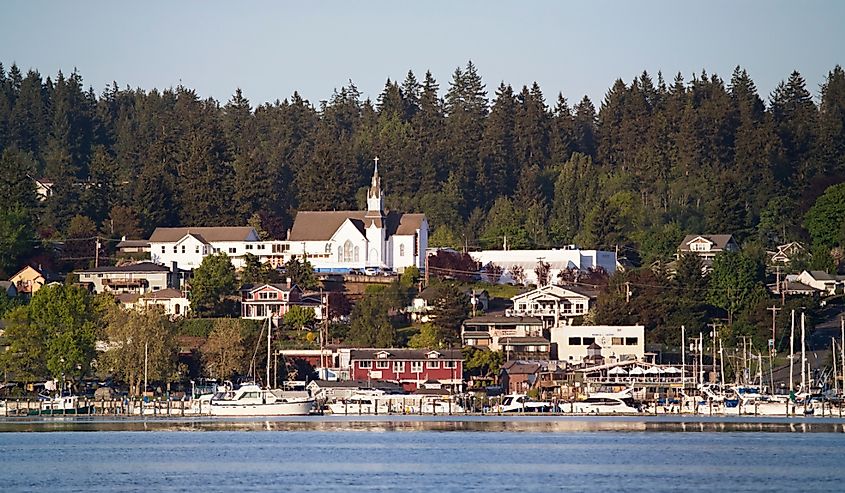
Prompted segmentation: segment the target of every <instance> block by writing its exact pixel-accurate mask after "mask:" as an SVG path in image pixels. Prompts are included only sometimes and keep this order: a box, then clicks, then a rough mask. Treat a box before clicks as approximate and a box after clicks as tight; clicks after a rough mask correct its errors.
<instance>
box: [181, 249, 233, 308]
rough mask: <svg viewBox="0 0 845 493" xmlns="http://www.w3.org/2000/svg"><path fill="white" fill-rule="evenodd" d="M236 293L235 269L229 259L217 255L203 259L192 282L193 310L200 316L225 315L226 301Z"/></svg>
mask: <svg viewBox="0 0 845 493" xmlns="http://www.w3.org/2000/svg"><path fill="white" fill-rule="evenodd" d="M234 293H235V268H234V267H233V266H232V262H231V260H229V257H228V256H227V255H226V254H225V253H223V252H220V253H215V254H212V255H208V256H206V257H205V258H204V259H202V263H201V264H200V266H199V267H198V268H197V269H196V270H195V271H194V278H193V280H192V281H191V310H193V311H194V313H197V314H199V315H205V314H211V315H218V316H219V315H225V314H226V313H227V312H229V311H230V307H228V306H227V304H226V303H224V301H225V300H226V297H227V296H230V295H233V294H234Z"/></svg>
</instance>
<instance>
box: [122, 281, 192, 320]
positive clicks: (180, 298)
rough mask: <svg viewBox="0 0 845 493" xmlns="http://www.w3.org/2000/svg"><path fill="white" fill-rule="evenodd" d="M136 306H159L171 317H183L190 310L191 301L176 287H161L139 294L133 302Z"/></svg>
mask: <svg viewBox="0 0 845 493" xmlns="http://www.w3.org/2000/svg"><path fill="white" fill-rule="evenodd" d="M135 306H136V307H139V308H140V307H147V306H160V307H162V308H164V313H165V314H167V315H170V316H171V317H183V316H185V315H187V314H188V312H190V311H191V301H190V300H189V299H188V298H187V296H185V294H184V293H183V292H181V291H179V290H178V289H172V288H167V289H162V290H160V291H153V292H151V293H147V294H144V295H141V296H140V297H139V298H138V300H137V301H136V302H135Z"/></svg>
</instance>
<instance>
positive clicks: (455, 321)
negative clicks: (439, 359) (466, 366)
mask: <svg viewBox="0 0 845 493" xmlns="http://www.w3.org/2000/svg"><path fill="white" fill-rule="evenodd" d="M431 289H433V290H434V294H433V296H432V299H431V303H430V304H431V307H432V310H431V315H430V317H431V320H432V325H433V326H434V327H435V328H436V330H437V339H438V340H439V341H443V342H444V343H445V344H447V345H449V346H454V345H459V344H460V341H461V324H463V322H464V320H466V318H467V316H468V313H469V299H468V298H467V295H465V294H464V293H463V292H462V291H461V290H460V288H459V287H458V286H457V285H456V284H453V283H443V284H439V285H437V286H433V287H432V288H431Z"/></svg>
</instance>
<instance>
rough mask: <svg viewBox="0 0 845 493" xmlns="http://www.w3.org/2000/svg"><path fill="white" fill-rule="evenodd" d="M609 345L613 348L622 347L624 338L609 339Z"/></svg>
mask: <svg viewBox="0 0 845 493" xmlns="http://www.w3.org/2000/svg"><path fill="white" fill-rule="evenodd" d="M610 343H611V344H613V345H614V346H622V345H624V344H625V338H623V337H611V338H610Z"/></svg>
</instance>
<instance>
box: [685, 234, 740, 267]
mask: <svg viewBox="0 0 845 493" xmlns="http://www.w3.org/2000/svg"><path fill="white" fill-rule="evenodd" d="M737 251H739V243H737V242H736V240H735V239H734V237H733V235H687V236H686V237H685V238H684V240H683V241H682V242H681V244H680V245H678V257H680V256H681V255H683V254H685V253H694V254H695V255H698V256H699V257H701V258H702V259H703V260H708V261H712V260H713V259H714V258H715V257H716V255H718V254H720V253H722V252H737Z"/></svg>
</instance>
